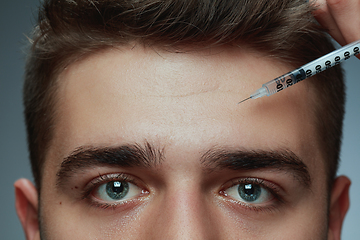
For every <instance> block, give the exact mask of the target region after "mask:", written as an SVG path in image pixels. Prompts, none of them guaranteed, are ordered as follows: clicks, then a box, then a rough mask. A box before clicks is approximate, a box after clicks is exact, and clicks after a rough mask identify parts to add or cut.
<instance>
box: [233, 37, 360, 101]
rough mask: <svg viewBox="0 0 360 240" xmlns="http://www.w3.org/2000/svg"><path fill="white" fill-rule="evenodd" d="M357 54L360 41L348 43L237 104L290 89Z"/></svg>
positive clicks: (273, 81)
mask: <svg viewBox="0 0 360 240" xmlns="http://www.w3.org/2000/svg"><path fill="white" fill-rule="evenodd" d="M359 53H360V40H358V41H355V42H353V43H350V44H348V45H346V46H344V47H342V48H339V49H337V50H335V51H333V52H331V53H328V54H326V55H324V56H322V57H320V58H318V59H316V60H314V61H312V62H310V63H307V64H305V65H303V66H302V67H299V68H297V69H295V70H294V71H291V72H289V73H286V74H284V75H282V76H280V77H278V78H275V79H273V80H271V81H270V82H267V83H265V84H263V85H262V87H261V88H259V89H258V90H256V91H255V92H254V93H253V94H251V95H250V97H248V98H246V99H244V100H242V101H241V102H239V103H242V102H244V101H246V100H248V99H256V98H260V97H263V96H270V95H272V94H274V93H277V92H280V91H281V90H283V89H285V88H287V87H290V86H292V85H294V84H295V83H298V82H300V81H302V80H304V79H306V78H308V77H311V76H314V75H315V74H318V73H320V72H322V71H324V70H327V69H329V68H331V67H333V66H335V65H337V64H339V63H341V62H342V61H345V60H347V59H349V58H350V57H351V56H354V55H357V54H359Z"/></svg>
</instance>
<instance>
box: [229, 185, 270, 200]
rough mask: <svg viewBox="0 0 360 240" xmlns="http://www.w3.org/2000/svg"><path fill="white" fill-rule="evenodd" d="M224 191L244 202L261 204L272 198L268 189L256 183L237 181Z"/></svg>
mask: <svg viewBox="0 0 360 240" xmlns="http://www.w3.org/2000/svg"><path fill="white" fill-rule="evenodd" d="M224 192H225V194H226V195H227V196H230V197H232V198H233V199H235V200H237V201H240V202H243V203H245V204H263V203H266V202H268V201H270V200H272V199H273V198H274V196H273V195H272V194H271V193H270V191H269V190H267V189H266V188H265V187H263V186H261V185H260V184H258V183H249V182H245V183H239V184H237V185H234V186H232V187H230V188H228V189H226V190H225V191H224Z"/></svg>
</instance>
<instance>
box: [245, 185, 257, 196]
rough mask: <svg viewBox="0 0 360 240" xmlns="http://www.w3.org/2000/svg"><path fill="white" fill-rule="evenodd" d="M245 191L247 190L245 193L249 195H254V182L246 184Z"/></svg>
mask: <svg viewBox="0 0 360 240" xmlns="http://www.w3.org/2000/svg"><path fill="white" fill-rule="evenodd" d="M244 192H245V194H247V195H253V194H254V192H255V190H254V188H253V186H252V184H246V185H245V186H244Z"/></svg>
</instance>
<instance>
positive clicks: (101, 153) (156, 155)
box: [56, 142, 163, 186]
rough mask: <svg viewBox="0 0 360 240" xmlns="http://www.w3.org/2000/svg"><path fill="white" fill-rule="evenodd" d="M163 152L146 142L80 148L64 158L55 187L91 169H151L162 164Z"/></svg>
mask: <svg viewBox="0 0 360 240" xmlns="http://www.w3.org/2000/svg"><path fill="white" fill-rule="evenodd" d="M162 158H163V151H162V150H160V149H158V148H155V147H154V146H152V145H151V144H150V143H148V142H146V143H145V146H144V147H143V146H141V145H139V144H129V145H123V146H119V147H92V146H82V147H79V148H77V149H76V150H75V151H73V152H72V153H71V154H70V155H69V156H67V157H66V158H64V160H63V161H62V163H61V165H60V169H59V170H58V172H57V174H56V176H57V186H63V185H64V184H65V183H66V181H67V180H68V179H69V178H71V177H72V176H73V175H74V174H76V173H78V172H81V171H84V170H86V169H89V168H93V167H97V166H100V167H103V166H117V167H124V168H131V167H139V168H152V167H156V166H157V165H159V164H160V163H161V162H162Z"/></svg>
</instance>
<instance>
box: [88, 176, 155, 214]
mask: <svg viewBox="0 0 360 240" xmlns="http://www.w3.org/2000/svg"><path fill="white" fill-rule="evenodd" d="M140 186H142V185H139V184H137V181H136V180H135V178H133V177H131V176H128V175H126V174H122V173H120V174H106V175H101V176H99V177H98V178H96V179H94V180H92V181H91V182H90V183H89V184H88V186H87V187H86V189H87V190H86V191H85V194H84V198H87V199H89V200H90V201H91V204H92V205H95V206H97V207H103V208H107V207H116V205H118V204H123V203H126V202H127V201H130V200H134V199H136V198H138V197H142V196H145V195H147V194H148V193H149V192H148V191H147V190H146V189H145V188H142V187H140Z"/></svg>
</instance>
